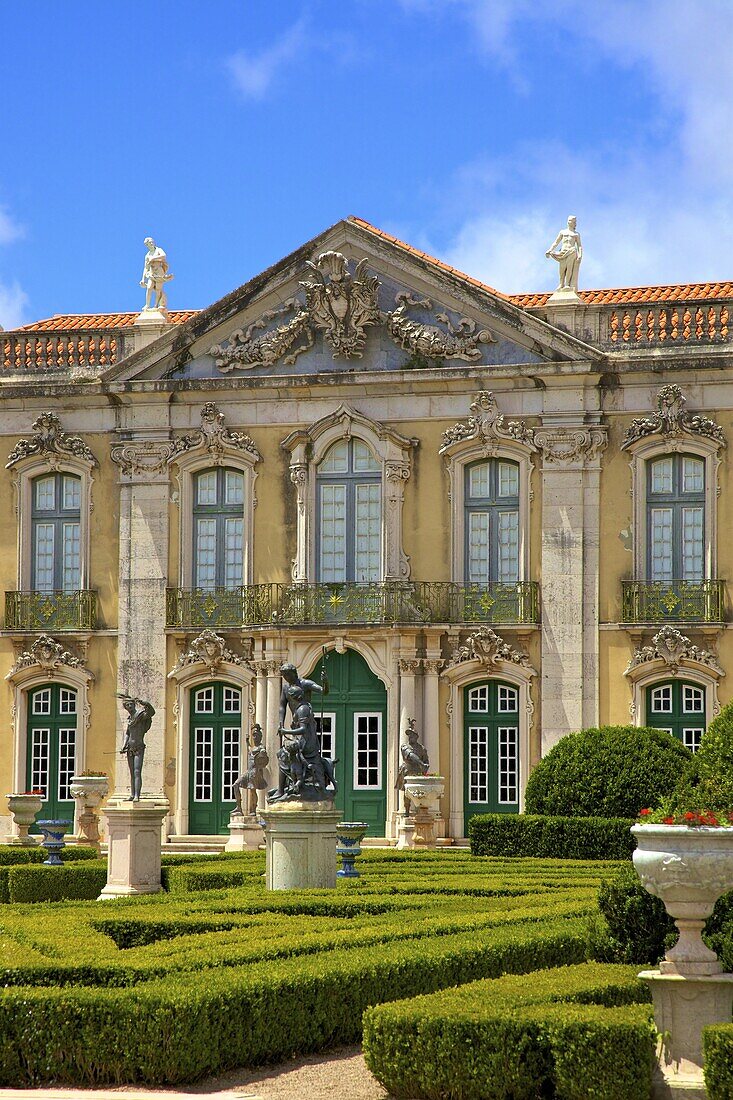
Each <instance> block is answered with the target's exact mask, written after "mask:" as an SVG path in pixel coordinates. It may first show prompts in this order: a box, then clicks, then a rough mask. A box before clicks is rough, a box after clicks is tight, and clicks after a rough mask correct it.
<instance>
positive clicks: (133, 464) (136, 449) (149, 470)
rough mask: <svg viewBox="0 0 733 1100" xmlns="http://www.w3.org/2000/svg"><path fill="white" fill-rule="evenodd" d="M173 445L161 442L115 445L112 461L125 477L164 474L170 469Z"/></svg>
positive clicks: (112, 447) (113, 446) (111, 449)
mask: <svg viewBox="0 0 733 1100" xmlns="http://www.w3.org/2000/svg"><path fill="white" fill-rule="evenodd" d="M171 447H172V444H171V443H170V442H169V441H166V440H162V441H161V442H152V441H151V442H139V443H138V442H135V443H133V442H129V443H113V444H112V446H111V448H110V454H111V456H112V461H113V462H115V463H117V465H118V466H119V467H120V470H121V471H122V473H123V474H124V476H125V477H133V476H134V475H135V474H146V475H148V476H153V475H154V474H162V473H163V472H164V470H166V469H167V468H168V461H169V459H170V457H171Z"/></svg>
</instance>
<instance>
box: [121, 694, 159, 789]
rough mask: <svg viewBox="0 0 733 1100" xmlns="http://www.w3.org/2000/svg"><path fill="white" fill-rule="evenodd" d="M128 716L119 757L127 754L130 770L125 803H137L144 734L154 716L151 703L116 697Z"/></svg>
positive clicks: (128, 697)
mask: <svg viewBox="0 0 733 1100" xmlns="http://www.w3.org/2000/svg"><path fill="white" fill-rule="evenodd" d="M117 698H118V699H121V700H122V705H123V707H124V708H125V710H126V711H127V713H128V714H129V718H128V719H127V727H126V729H125V740H124V741H123V743H122V748H121V749H120V755H121V756H122V755H124V754H125V753H126V754H127V764H128V767H129V769H130V792H131V793H130V796H129V798H126V799H125V802H139V801H140V794H141V792H142V786H143V760H144V758H145V734H146V733H147V732H148V730H149V729H150V726H151V724H152V721H153V715H154V714H155V708H154V706H153V704H152V703H146V702H145V700H144V699H135V698H134V697H133V696H132V695H119V694H118V695H117Z"/></svg>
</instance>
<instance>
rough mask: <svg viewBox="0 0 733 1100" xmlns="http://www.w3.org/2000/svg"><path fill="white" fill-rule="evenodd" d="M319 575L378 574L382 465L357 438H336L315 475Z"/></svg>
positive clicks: (358, 577)
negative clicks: (337, 439)
mask: <svg viewBox="0 0 733 1100" xmlns="http://www.w3.org/2000/svg"><path fill="white" fill-rule="evenodd" d="M316 509H317V516H318V525H317V526H318V530H317V538H316V557H317V580H318V581H320V582H321V583H323V584H346V583H349V582H351V583H356V584H369V583H374V582H378V581H380V580H381V579H382V553H381V546H382V467H381V464H380V463H379V461H378V460H377V459H376V458H375V457H374V455H373V454H372V452H371V450H370V448H369V447H368V446H367V445H366V443H363V442H362V441H361V440H360V439H344V440H339V442H338V443H334V444H333V446H332V447H330V448H329V450H328V451H327V452H326V454H325V456H324V458H323V461H322V462H321V463H320V464H319V466H318V472H317V476H316Z"/></svg>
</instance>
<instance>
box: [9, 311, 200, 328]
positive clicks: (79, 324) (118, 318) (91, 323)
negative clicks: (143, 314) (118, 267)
mask: <svg viewBox="0 0 733 1100" xmlns="http://www.w3.org/2000/svg"><path fill="white" fill-rule="evenodd" d="M197 313H198V310H196V309H182V310H172V311H171V312H170V313H169V314H168V316H169V318H170V320H171V321H172V323H173V324H174V325H180V324H183V322H184V321H188V320H190V318H191V317H195V316H196V314H197ZM137 316H138V314H137V313H56V314H55V315H54V316H53V317H46V318H44V320H42V321H32V322H31V324H29V325H22V326H21V328H20V329H19V330H18V331H20V332H69V331H71V332H73V331H76V330H78V329H107V328H127V327H128V326H129V325H132V324H133V323H134V321H135V318H136V317H137Z"/></svg>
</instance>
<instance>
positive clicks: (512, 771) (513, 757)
mask: <svg viewBox="0 0 733 1100" xmlns="http://www.w3.org/2000/svg"><path fill="white" fill-rule="evenodd" d="M463 695H464V703H463V722H464V760H465V769H466V770H465V781H464V803H465V805H464V813H465V821H466V823H468V820H469V819H470V818H471V817H472V816H473V814H477V813H517V811H518V810H519V690H518V688H517V687H515V686H514V685H512V684H507V683H503V682H502V681H500V680H486V681H482V682H481V683H474V684H470V685H468V686H467V687H465V688H464V689H463Z"/></svg>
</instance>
